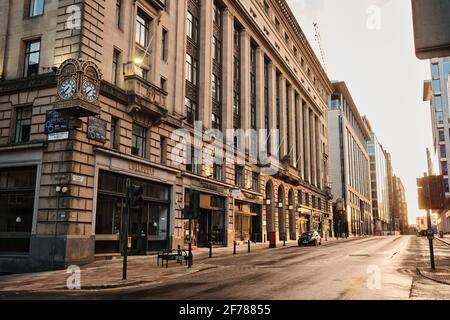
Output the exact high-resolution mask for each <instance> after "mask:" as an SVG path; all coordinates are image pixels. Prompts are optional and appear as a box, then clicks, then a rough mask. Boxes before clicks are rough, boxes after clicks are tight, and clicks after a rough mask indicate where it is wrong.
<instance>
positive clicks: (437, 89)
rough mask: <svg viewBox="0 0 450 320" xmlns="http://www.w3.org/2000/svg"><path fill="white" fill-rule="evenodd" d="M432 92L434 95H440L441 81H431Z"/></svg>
mask: <svg viewBox="0 0 450 320" xmlns="http://www.w3.org/2000/svg"><path fill="white" fill-rule="evenodd" d="M433 92H434V93H435V94H437V93H441V81H440V80H433Z"/></svg>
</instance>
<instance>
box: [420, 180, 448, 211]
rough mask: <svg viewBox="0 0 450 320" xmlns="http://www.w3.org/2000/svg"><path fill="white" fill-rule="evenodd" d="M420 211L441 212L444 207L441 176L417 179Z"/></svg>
mask: <svg viewBox="0 0 450 320" xmlns="http://www.w3.org/2000/svg"><path fill="white" fill-rule="evenodd" d="M417 192H418V200H419V209H420V210H442V209H444V207H445V186H444V177H443V176H427V177H423V178H418V179H417Z"/></svg>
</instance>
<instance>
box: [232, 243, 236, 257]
mask: <svg viewBox="0 0 450 320" xmlns="http://www.w3.org/2000/svg"><path fill="white" fill-rule="evenodd" d="M233 254H236V240H234V242H233Z"/></svg>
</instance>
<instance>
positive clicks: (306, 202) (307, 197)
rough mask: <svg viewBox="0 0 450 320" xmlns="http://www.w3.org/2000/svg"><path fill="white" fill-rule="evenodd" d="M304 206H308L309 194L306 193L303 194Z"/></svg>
mask: <svg viewBox="0 0 450 320" xmlns="http://www.w3.org/2000/svg"><path fill="white" fill-rule="evenodd" d="M305 204H306V205H307V206H309V194H308V193H306V194H305Z"/></svg>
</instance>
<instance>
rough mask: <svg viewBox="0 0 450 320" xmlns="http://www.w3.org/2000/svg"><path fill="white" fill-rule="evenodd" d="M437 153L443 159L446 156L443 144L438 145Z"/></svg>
mask: <svg viewBox="0 0 450 320" xmlns="http://www.w3.org/2000/svg"><path fill="white" fill-rule="evenodd" d="M439 151H440V152H439V154H440V156H441V158H443V159H445V158H447V150H446V149H445V145H440V146H439Z"/></svg>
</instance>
